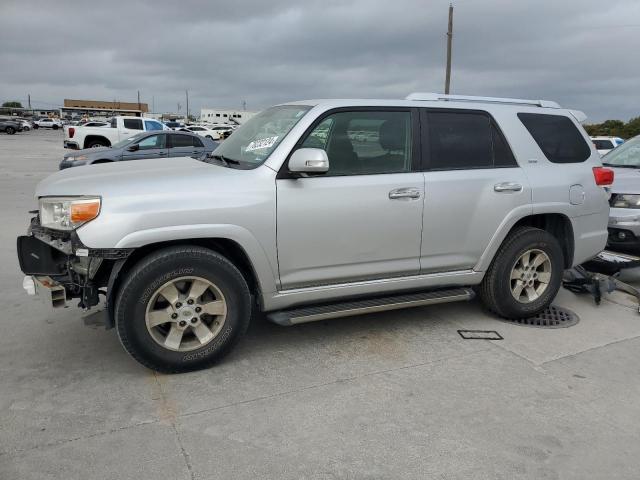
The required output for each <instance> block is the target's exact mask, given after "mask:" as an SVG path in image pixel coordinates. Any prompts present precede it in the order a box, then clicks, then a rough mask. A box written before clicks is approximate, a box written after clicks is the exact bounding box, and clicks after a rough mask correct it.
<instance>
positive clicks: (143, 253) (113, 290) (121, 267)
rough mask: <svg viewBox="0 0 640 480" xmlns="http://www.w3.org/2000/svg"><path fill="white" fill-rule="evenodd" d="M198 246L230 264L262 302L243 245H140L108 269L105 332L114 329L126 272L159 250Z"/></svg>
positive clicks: (215, 241)
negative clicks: (119, 295)
mask: <svg viewBox="0 0 640 480" xmlns="http://www.w3.org/2000/svg"><path fill="white" fill-rule="evenodd" d="M186 245H189V246H194V245H195V246H199V247H203V248H208V249H210V250H212V251H214V252H217V253H219V254H220V255H223V256H224V257H226V258H227V259H228V260H229V261H231V263H233V264H234V265H235V266H236V267H237V268H238V270H240V273H241V274H242V276H243V277H244V279H245V281H246V282H247V285H248V286H249V290H250V291H251V294H252V295H254V296H255V298H256V300H257V301H258V302H260V303H261V302H262V289H263V286H262V285H261V283H260V279H259V277H258V274H257V272H256V269H255V266H254V264H253V263H252V262H251V259H250V257H249V255H248V254H247V252H246V250H245V249H244V247H243V246H242V245H240V244H239V243H238V242H236V241H235V240H231V239H229V238H222V237H220V238H190V239H180V240H167V241H161V242H155V243H149V244H147V245H143V246H141V247H138V248H136V249H135V250H133V252H132V253H131V255H129V256H128V257H127V258H126V259H122V260H118V261H117V262H115V263H114V264H113V266H112V267H111V272H110V274H109V279H108V284H107V287H108V288H107V295H106V296H107V310H108V312H109V315H108V320H107V321H108V325H107V328H111V327H113V311H114V302H115V299H116V297H117V292H118V291H119V289H120V287H121V285H122V283H123V281H124V279H125V278H126V276H127V274H128V272H130V271H131V270H132V269H133V267H134V266H135V265H136V264H137V263H138V262H139V261H140V260H142V259H143V258H145V257H147V256H148V255H150V254H152V253H154V252H157V251H158V250H162V249H164V248H167V247H174V246H186Z"/></svg>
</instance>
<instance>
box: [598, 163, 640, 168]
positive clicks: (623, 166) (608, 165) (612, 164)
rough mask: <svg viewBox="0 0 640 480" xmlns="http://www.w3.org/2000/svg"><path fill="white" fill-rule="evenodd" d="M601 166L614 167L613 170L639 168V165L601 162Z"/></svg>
mask: <svg viewBox="0 0 640 480" xmlns="http://www.w3.org/2000/svg"><path fill="white" fill-rule="evenodd" d="M602 165H604V166H605V167H615V168H640V165H617V164H615V163H607V162H602Z"/></svg>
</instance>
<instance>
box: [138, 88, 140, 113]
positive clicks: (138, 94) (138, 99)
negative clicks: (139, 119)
mask: <svg viewBox="0 0 640 480" xmlns="http://www.w3.org/2000/svg"><path fill="white" fill-rule="evenodd" d="M138 110H140V90H138Z"/></svg>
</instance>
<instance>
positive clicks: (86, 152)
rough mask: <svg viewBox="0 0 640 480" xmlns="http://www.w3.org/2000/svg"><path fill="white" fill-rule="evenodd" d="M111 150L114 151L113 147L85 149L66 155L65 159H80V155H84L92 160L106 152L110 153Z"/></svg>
mask: <svg viewBox="0 0 640 480" xmlns="http://www.w3.org/2000/svg"><path fill="white" fill-rule="evenodd" d="M111 150H112V149H111V147H96V148H84V149H82V150H74V151H72V152H68V153H65V154H64V158H65V159H67V158H71V157H79V156H80V155H84V156H86V157H87V158H90V157H94V156H96V155H97V154H100V153H102V152H106V151H109V152H110V151H111Z"/></svg>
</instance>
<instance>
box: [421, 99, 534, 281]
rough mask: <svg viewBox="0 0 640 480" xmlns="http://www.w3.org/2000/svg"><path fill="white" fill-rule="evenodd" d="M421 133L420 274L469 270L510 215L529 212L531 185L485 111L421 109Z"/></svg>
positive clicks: (498, 129)
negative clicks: (422, 191)
mask: <svg viewBox="0 0 640 480" xmlns="http://www.w3.org/2000/svg"><path fill="white" fill-rule="evenodd" d="M421 132H422V148H423V151H422V156H423V160H424V169H425V202H424V227H423V230H422V247H421V255H420V265H421V271H422V272H425V273H426V272H439V271H454V270H469V269H471V268H473V267H474V265H476V263H478V260H479V259H480V256H481V255H482V253H483V252H484V250H485V249H486V247H487V246H488V245H489V243H490V241H491V239H492V237H493V235H494V234H495V233H496V231H498V230H499V227H500V225H501V224H502V222H503V221H504V220H505V219H506V218H507V217H508V216H509V215H510V214H512V213H513V212H514V211H515V210H521V211H522V216H524V215H525V214H526V213H529V212H530V210H531V188H530V186H529V182H528V180H527V177H526V175H525V173H524V171H523V170H522V168H520V167H519V166H518V164H517V162H516V160H515V158H514V155H513V153H512V151H511V149H510V148H509V145H508V143H507V141H506V139H505V137H504V135H503V133H502V131H501V130H500V128H499V127H498V125H497V123H496V122H495V121H494V119H493V118H492V117H491V115H489V113H488V112H486V111H482V110H466V109H464V110H462V109H435V108H434V109H421Z"/></svg>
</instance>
